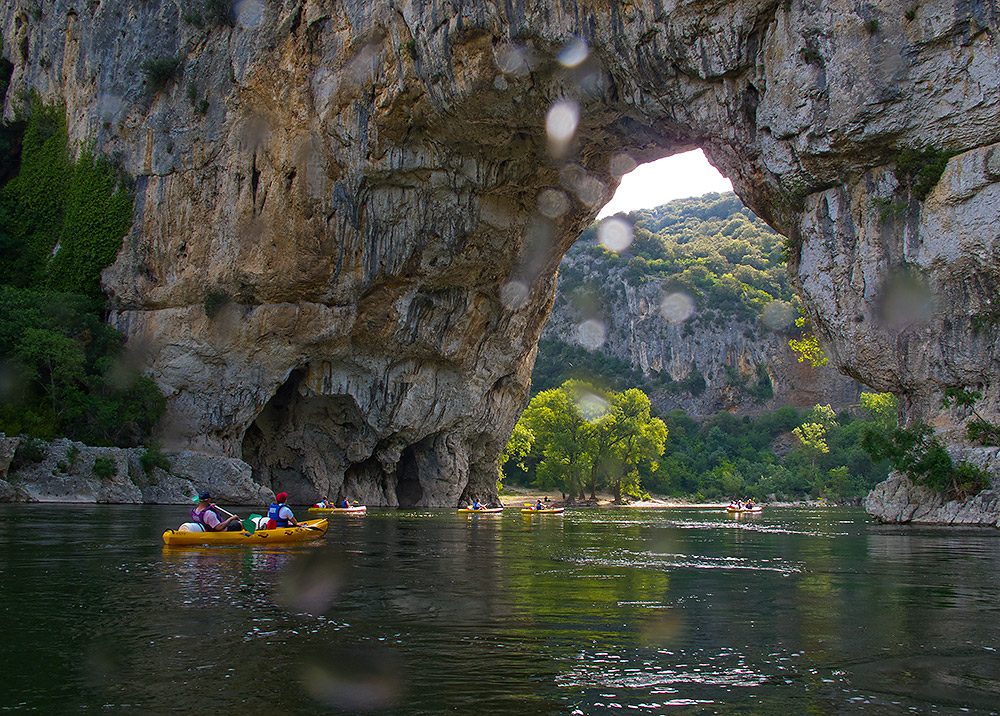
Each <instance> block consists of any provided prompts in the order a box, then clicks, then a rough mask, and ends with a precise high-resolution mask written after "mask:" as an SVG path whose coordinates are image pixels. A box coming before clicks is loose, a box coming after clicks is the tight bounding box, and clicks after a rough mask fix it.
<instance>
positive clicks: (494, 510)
mask: <svg viewBox="0 0 1000 716" xmlns="http://www.w3.org/2000/svg"><path fill="white" fill-rule="evenodd" d="M500 512H503V508H502V507H486V508H483V509H481V510H474V509H472V508H471V507H459V508H458V514H460V515H495V514H498V513H500Z"/></svg>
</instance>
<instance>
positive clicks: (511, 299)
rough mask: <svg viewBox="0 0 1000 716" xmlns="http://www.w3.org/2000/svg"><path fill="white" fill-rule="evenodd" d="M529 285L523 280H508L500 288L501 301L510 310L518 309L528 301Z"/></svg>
mask: <svg viewBox="0 0 1000 716" xmlns="http://www.w3.org/2000/svg"><path fill="white" fill-rule="evenodd" d="M528 294H529V291H528V286H527V285H526V284H525V283H523V282H521V281H508V282H507V283H506V284H505V285H504V287H503V288H502V289H500V303H502V304H503V305H504V308H506V309H507V310H508V311H517V310H519V309H521V308H523V307H524V304H525V303H527V301H528Z"/></svg>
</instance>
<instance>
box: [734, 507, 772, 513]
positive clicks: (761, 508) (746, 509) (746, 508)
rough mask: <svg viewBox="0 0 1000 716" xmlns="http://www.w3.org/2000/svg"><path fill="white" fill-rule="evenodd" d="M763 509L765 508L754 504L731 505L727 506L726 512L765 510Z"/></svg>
mask: <svg viewBox="0 0 1000 716" xmlns="http://www.w3.org/2000/svg"><path fill="white" fill-rule="evenodd" d="M763 511H764V508H763V507H761V506H760V505H754V506H753V507H731V506H730V507H727V508H726V512H734V513H740V512H763Z"/></svg>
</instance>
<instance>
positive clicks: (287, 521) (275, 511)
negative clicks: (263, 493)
mask: <svg viewBox="0 0 1000 716" xmlns="http://www.w3.org/2000/svg"><path fill="white" fill-rule="evenodd" d="M287 499H288V493H287V492H279V493H278V494H277V495H275V496H274V502H272V503H271V506H270V507H268V508H267V528H268V529H269V530H273V529H276V528H278V527H288V526H289V525H298V524H299V523H298V522H296V521H295V515H293V514H292V510H291V508H290V507H289V506H288V505H286V504H285V500H287Z"/></svg>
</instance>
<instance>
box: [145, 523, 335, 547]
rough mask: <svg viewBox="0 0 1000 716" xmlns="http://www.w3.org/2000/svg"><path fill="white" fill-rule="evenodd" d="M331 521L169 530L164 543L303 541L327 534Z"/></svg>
mask: <svg viewBox="0 0 1000 716" xmlns="http://www.w3.org/2000/svg"><path fill="white" fill-rule="evenodd" d="M328 526H329V523H328V522H327V521H326V520H309V521H307V522H300V523H299V526H298V527H279V528H277V529H273V530H257V531H256V532H253V533H250V532H246V531H240V532H186V531H182V530H167V531H166V532H164V533H163V542H164V544H169V545H184V544H248V545H265V544H281V543H283V542H302V541H305V540H310V539H317V538H319V537H322V536H323V535H324V534H326V528H327V527H328Z"/></svg>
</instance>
